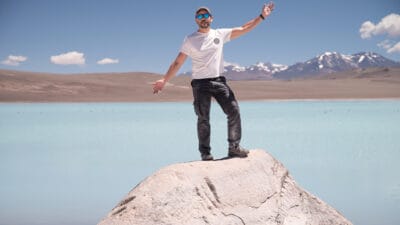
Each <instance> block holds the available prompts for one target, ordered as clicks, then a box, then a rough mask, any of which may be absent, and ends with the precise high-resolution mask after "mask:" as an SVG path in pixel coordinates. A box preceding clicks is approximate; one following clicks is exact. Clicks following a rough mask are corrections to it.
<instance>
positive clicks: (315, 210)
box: [99, 150, 352, 225]
mask: <svg viewBox="0 0 400 225" xmlns="http://www.w3.org/2000/svg"><path fill="white" fill-rule="evenodd" d="M128 224H130V225H154V224H157V225H161V224H177V225H178V224H179V225H182V224H190V225H195V224H218V225H220V224H227V225H234V224H240V225H242V224H251V225H257V224H260V225H261V224H262V225H265V224H282V225H289V224H293V225H303V224H304V225H305V224H309V225H330V224H332V225H333V224H334V225H339V224H352V223H351V222H349V221H348V220H347V219H346V218H344V217H343V216H342V215H341V214H340V213H339V212H338V211H336V210H335V209H334V208H332V207H331V206H329V205H328V204H326V203H324V202H323V201H321V200H320V199H318V198H317V197H315V196H313V195H312V194H310V193H308V192H307V191H305V190H303V189H302V188H301V187H299V186H298V185H297V184H296V182H295V181H294V180H293V178H292V177H291V176H290V175H289V172H288V170H287V169H286V168H285V167H284V166H283V165H282V164H281V163H280V162H278V161H277V160H275V159H274V158H273V157H272V156H271V155H269V154H268V153H266V152H265V151H262V150H252V151H250V154H249V156H248V157H247V158H243V159H239V158H232V159H226V160H215V161H196V162H188V163H180V164H175V165H171V166H168V167H165V168H163V169H161V170H159V171H158V172H156V173H155V174H153V175H151V176H149V177H148V178H146V179H145V180H144V181H142V182H141V183H140V184H138V185H137V186H136V187H135V188H133V189H132V191H130V192H129V193H128V195H127V196H126V197H124V198H123V200H122V201H121V202H120V203H119V204H118V205H117V206H116V207H115V208H114V209H112V210H111V212H110V213H109V214H108V215H107V216H106V217H105V218H104V219H103V220H102V221H101V222H100V223H99V225H128Z"/></svg>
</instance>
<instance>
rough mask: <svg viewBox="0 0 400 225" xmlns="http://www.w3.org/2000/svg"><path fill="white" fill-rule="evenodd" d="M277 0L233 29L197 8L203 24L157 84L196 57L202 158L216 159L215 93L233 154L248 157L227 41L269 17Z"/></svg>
mask: <svg viewBox="0 0 400 225" xmlns="http://www.w3.org/2000/svg"><path fill="white" fill-rule="evenodd" d="M273 9H274V4H273V3H269V4H268V5H266V4H265V5H264V6H263V8H262V11H261V14H260V15H259V16H257V17H256V18H255V19H253V20H251V21H249V22H247V23H246V24H245V25H243V26H241V27H237V28H231V29H211V27H210V25H211V23H212V21H213V16H212V14H211V11H210V9H209V8H207V7H200V8H199V9H197V10H196V13H195V21H196V23H197V25H198V27H199V29H198V30H197V32H194V33H193V34H191V35H189V36H187V37H186V38H185V40H184V42H183V44H182V47H181V50H180V52H179V54H178V56H177V57H176V59H175V60H174V62H173V63H172V64H171V66H170V67H169V69H168V71H167V73H166V74H165V76H164V77H163V78H162V79H160V80H157V81H156V82H155V83H154V84H153V91H154V93H158V92H159V91H161V90H162V89H163V88H164V86H165V84H166V83H167V81H168V80H170V79H171V78H172V77H173V76H175V75H176V73H177V72H178V70H179V69H180V67H181V66H182V65H183V63H184V62H185V60H186V58H187V57H188V56H189V57H191V58H192V64H193V65H192V78H193V80H192V82H191V85H192V90H193V97H194V102H193V105H194V110H195V112H196V115H197V117H198V119H197V135H198V139H199V151H200V153H201V159H202V160H213V156H212V155H211V152H210V151H211V147H210V123H209V119H210V118H209V117H210V105H211V97H213V98H215V100H216V101H217V102H218V104H219V105H220V106H221V107H222V109H223V111H224V112H225V114H226V115H227V118H228V142H229V151H228V156H229V157H247V154H248V153H249V151H248V150H246V149H244V148H242V147H241V146H240V144H239V143H240V139H241V121H240V112H239V106H238V103H237V101H236V98H235V95H234V94H233V92H232V90H231V89H230V88H229V86H228V85H227V83H226V79H225V77H223V76H221V75H220V74H221V73H222V72H224V66H223V62H224V60H223V51H222V50H223V45H224V44H225V43H226V42H228V41H230V40H232V39H235V38H238V37H240V36H242V35H243V34H246V33H247V32H249V31H250V30H252V29H253V28H255V27H256V26H257V25H258V24H260V23H261V22H262V21H263V20H264V19H265V18H267V17H268V16H269V15H270V14H271V12H272V10H273Z"/></svg>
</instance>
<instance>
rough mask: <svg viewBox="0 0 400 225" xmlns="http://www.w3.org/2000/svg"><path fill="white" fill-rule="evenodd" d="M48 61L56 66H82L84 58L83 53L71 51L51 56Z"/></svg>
mask: <svg viewBox="0 0 400 225" xmlns="http://www.w3.org/2000/svg"><path fill="white" fill-rule="evenodd" d="M50 61H51V62H52V63H54V64H58V65H84V64H85V57H84V54H83V53H80V52H76V51H73V52H67V53H64V54H60V55H55V56H51V57H50Z"/></svg>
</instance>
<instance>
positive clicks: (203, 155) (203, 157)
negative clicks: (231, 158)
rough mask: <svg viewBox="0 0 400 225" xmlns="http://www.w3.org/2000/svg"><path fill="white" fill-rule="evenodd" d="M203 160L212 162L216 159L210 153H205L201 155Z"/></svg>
mask: <svg viewBox="0 0 400 225" xmlns="http://www.w3.org/2000/svg"><path fill="white" fill-rule="evenodd" d="M201 160H203V161H211V160H214V157H213V156H212V155H211V154H210V153H205V154H201Z"/></svg>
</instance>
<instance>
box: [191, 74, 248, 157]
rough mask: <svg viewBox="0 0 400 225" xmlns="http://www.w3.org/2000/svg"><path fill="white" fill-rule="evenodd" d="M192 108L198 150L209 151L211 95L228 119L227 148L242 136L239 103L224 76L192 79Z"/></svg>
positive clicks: (232, 146)
mask: <svg viewBox="0 0 400 225" xmlns="http://www.w3.org/2000/svg"><path fill="white" fill-rule="evenodd" d="M191 85H192V89H193V97H194V102H193V106H194V110H195V112H196V115H197V136H198V138H199V151H200V152H201V153H202V154H207V153H210V151H211V147H210V106H211V97H214V98H215V100H217V102H218V104H219V105H220V106H221V108H222V110H223V111H224V112H225V114H226V115H227V119H228V142H229V148H236V147H237V146H239V142H240V139H241V136H242V128H241V121H240V112H239V105H238V103H237V101H236V98H235V95H234V94H233V92H232V90H231V89H230V87H229V86H228V84H227V83H226V79H225V77H218V78H209V79H193V80H192V82H191Z"/></svg>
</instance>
